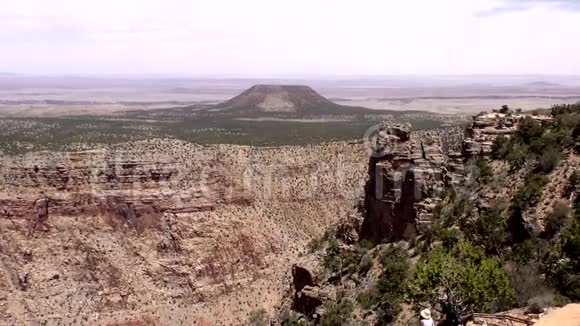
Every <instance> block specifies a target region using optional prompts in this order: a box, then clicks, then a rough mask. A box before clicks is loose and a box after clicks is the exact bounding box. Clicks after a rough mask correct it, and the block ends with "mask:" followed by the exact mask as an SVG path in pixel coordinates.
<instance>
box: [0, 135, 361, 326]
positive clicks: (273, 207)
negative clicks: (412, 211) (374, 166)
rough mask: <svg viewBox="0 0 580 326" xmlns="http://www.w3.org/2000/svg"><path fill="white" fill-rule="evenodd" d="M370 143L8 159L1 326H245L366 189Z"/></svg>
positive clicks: (136, 149) (271, 304)
mask: <svg viewBox="0 0 580 326" xmlns="http://www.w3.org/2000/svg"><path fill="white" fill-rule="evenodd" d="M366 170H367V153H366V151H365V149H364V146H363V145H362V144H345V143H336V144H325V145H318V146H304V147H291V146H289V147H272V148H252V147H244V146H228V145H218V146H197V145H192V144H189V143H184V142H177V141H161V140H155V141H149V142H138V143H129V144H122V145H115V146H107V147H105V148H101V149H97V150H93V151H87V152H74V153H73V152H68V153H49V152H41V153H32V154H27V155H26V156H19V157H3V158H2V160H1V163H0V185H1V188H0V205H1V206H0V256H1V257H2V258H1V259H0V324H9V325H10V324H18V325H37V324H49V325H59V324H60V325H65V324H121V323H130V322H141V323H145V324H146V323H153V324H164V325H167V324H203V323H209V324H211V325H242V324H244V323H245V322H246V320H247V317H248V314H249V313H250V312H251V311H253V310H257V309H265V310H266V311H268V312H273V311H275V310H276V308H277V306H278V305H279V303H280V302H281V300H282V297H283V296H284V294H285V292H286V291H287V289H288V288H287V285H286V284H287V281H288V277H289V274H288V271H289V268H290V265H291V262H293V261H295V260H296V259H297V256H298V255H299V253H300V252H301V251H302V249H303V248H304V247H305V245H306V243H307V242H308V241H309V240H310V239H312V238H313V237H317V236H319V235H320V234H321V233H322V232H323V230H324V229H325V228H326V227H327V226H328V225H330V224H332V223H334V222H336V221H337V220H338V219H340V218H342V217H344V216H345V215H346V214H348V212H349V211H350V210H351V208H352V203H353V201H354V200H356V199H357V198H359V197H360V196H361V194H362V190H363V188H364V186H363V185H364V180H365V175H366Z"/></svg>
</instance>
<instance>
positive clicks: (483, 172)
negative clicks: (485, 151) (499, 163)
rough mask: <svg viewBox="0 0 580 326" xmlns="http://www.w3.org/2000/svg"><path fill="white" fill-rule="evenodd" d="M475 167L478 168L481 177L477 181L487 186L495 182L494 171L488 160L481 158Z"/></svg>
mask: <svg viewBox="0 0 580 326" xmlns="http://www.w3.org/2000/svg"><path fill="white" fill-rule="evenodd" d="M475 166H477V168H478V170H479V177H478V179H477V181H479V182H481V183H483V184H486V183H489V182H490V181H491V180H493V170H492V169H491V166H490V165H489V163H488V162H487V160H485V159H483V158H480V159H478V160H477V161H476V162H475Z"/></svg>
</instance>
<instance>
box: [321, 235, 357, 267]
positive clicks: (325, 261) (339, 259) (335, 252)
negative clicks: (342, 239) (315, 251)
mask: <svg viewBox="0 0 580 326" xmlns="http://www.w3.org/2000/svg"><path fill="white" fill-rule="evenodd" d="M367 252H368V250H367V249H366V248H363V247H361V246H359V245H354V246H352V247H343V248H341V247H340V245H339V243H338V241H337V240H336V238H334V237H331V238H330V239H329V240H328V247H327V248H326V254H325V255H324V256H323V258H322V266H324V268H326V269H327V270H329V271H331V272H333V273H337V272H347V273H354V272H357V271H358V270H359V265H360V262H361V259H362V257H363V256H364V255H365V254H366V253H367ZM361 271H362V272H365V273H366V271H364V266H363V270H361Z"/></svg>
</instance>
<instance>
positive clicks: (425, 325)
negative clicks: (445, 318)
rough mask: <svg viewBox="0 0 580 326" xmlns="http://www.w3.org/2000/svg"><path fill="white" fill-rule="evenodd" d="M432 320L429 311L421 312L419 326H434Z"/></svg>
mask: <svg viewBox="0 0 580 326" xmlns="http://www.w3.org/2000/svg"><path fill="white" fill-rule="evenodd" d="M434 325H435V324H434V323H433V318H431V310H429V309H423V310H421V326H434Z"/></svg>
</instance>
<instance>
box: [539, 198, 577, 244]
mask: <svg viewBox="0 0 580 326" xmlns="http://www.w3.org/2000/svg"><path fill="white" fill-rule="evenodd" d="M570 211H571V209H570V207H569V206H568V203H567V202H565V201H562V200H558V201H556V203H554V207H552V212H550V214H548V216H547V217H546V226H545V234H546V236H548V237H552V236H554V235H555V234H557V233H558V232H559V231H560V230H561V229H562V228H563V227H564V225H566V222H567V221H568V217H569V216H570Z"/></svg>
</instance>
